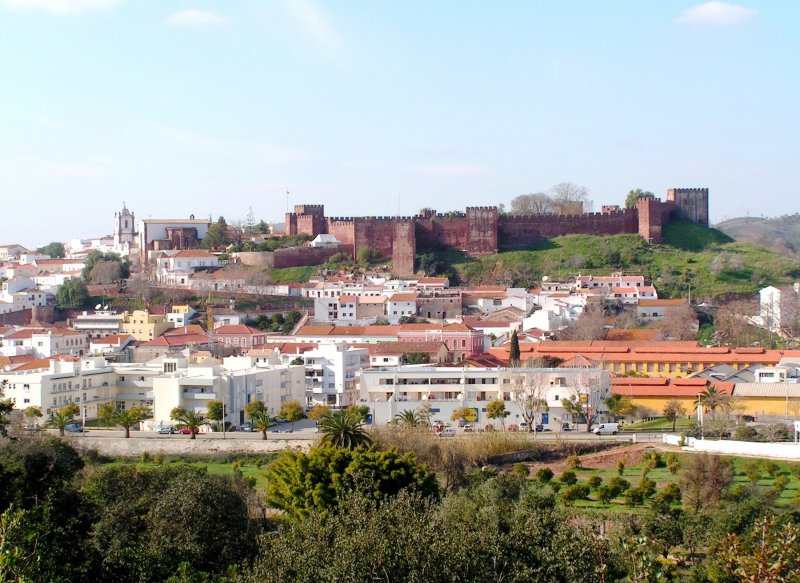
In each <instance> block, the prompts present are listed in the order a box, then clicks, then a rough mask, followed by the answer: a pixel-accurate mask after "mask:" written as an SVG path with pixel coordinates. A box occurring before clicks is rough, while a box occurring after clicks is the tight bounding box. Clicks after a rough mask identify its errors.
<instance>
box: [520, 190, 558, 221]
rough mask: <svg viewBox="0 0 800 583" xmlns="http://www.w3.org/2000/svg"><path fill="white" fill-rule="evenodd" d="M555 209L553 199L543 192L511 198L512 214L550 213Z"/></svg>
mask: <svg viewBox="0 0 800 583" xmlns="http://www.w3.org/2000/svg"><path fill="white" fill-rule="evenodd" d="M553 210H554V203H553V199H552V198H551V197H550V196H548V195H547V194H545V193H543V192H535V193H533V194H520V195H519V196H516V197H514V198H513V199H511V214H512V215H548V214H552V213H553Z"/></svg>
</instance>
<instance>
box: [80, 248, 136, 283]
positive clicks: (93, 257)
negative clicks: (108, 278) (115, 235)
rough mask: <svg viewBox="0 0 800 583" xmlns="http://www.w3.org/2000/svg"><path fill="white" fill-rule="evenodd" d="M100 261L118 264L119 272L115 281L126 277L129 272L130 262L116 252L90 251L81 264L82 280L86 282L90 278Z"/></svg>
mask: <svg viewBox="0 0 800 583" xmlns="http://www.w3.org/2000/svg"><path fill="white" fill-rule="evenodd" d="M101 262H112V263H116V264H117V265H118V267H119V274H118V276H117V277H116V280H115V281H119V280H120V279H127V278H128V276H130V274H131V273H130V264H129V263H128V259H127V258H125V259H123V258H122V257H120V256H119V255H118V254H117V253H101V252H100V251H90V252H89V254H88V255H87V256H86V261H85V262H84V264H83V271H82V272H81V277H82V278H83V281H86V282H88V281H91V280H92V271H93V270H94V268H95V266H96V265H97V264H98V263H101ZM98 273H101V272H98ZM104 275H105V274H104Z"/></svg>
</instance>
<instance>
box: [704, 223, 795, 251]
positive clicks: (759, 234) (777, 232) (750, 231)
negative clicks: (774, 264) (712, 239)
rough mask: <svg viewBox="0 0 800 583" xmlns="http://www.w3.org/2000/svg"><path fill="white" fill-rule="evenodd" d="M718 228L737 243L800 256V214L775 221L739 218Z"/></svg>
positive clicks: (719, 225) (721, 224) (717, 226)
mask: <svg viewBox="0 0 800 583" xmlns="http://www.w3.org/2000/svg"><path fill="white" fill-rule="evenodd" d="M716 228H717V229H718V230H720V231H722V232H723V233H725V234H727V235H729V236H731V237H733V238H734V239H736V240H737V241H741V242H746V243H751V244H753V245H755V246H757V247H765V248H767V249H771V250H773V251H776V252H777V253H792V254H800V214H794V215H784V216H782V217H777V218H774V219H763V218H758V217H739V218H737V219H730V220H728V221H723V222H722V223H719V224H718V225H716Z"/></svg>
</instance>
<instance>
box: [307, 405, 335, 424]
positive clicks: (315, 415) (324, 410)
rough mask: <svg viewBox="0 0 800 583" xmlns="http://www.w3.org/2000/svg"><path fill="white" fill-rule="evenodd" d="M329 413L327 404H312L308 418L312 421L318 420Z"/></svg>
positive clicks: (329, 409)
mask: <svg viewBox="0 0 800 583" xmlns="http://www.w3.org/2000/svg"><path fill="white" fill-rule="evenodd" d="M330 414H331V408H330V407H329V406H328V405H314V406H313V407H312V408H311V411H309V412H308V418H309V419H311V420H312V421H319V420H320V419H322V418H323V417H325V416H327V415H330Z"/></svg>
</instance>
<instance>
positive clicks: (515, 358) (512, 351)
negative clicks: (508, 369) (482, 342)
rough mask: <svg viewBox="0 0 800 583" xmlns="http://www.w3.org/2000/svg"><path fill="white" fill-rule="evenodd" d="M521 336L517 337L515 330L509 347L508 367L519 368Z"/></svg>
mask: <svg viewBox="0 0 800 583" xmlns="http://www.w3.org/2000/svg"><path fill="white" fill-rule="evenodd" d="M519 357H520V351H519V336H517V331H516V330H514V331H513V332H512V333H511V342H510V345H509V347H508V366H519Z"/></svg>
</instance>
